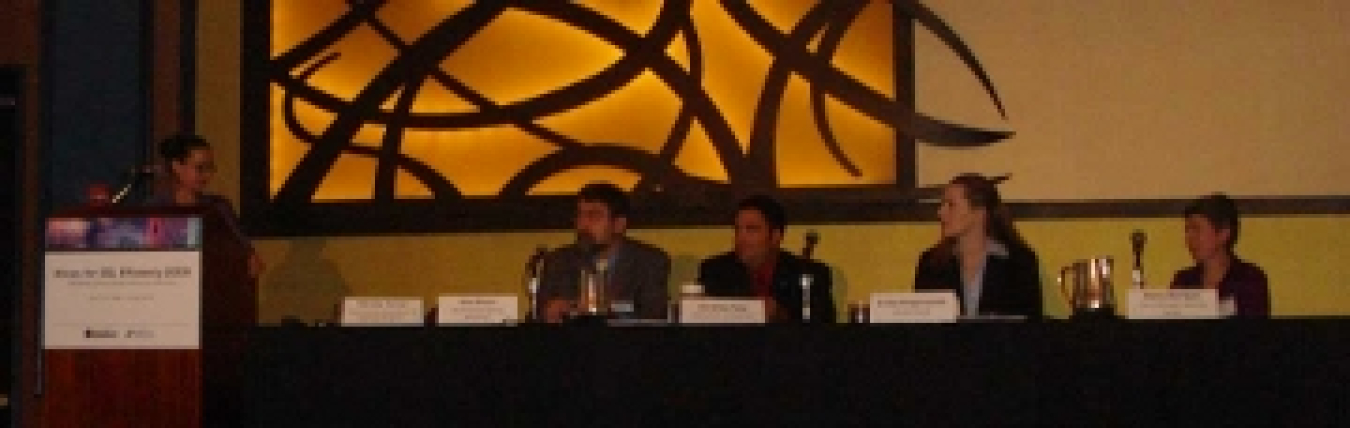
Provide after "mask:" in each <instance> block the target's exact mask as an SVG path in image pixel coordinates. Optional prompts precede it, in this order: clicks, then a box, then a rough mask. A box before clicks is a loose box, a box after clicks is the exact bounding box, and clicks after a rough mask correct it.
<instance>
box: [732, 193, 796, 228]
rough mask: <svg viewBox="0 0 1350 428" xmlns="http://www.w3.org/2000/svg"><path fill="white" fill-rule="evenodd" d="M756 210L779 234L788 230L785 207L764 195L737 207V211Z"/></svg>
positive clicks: (745, 200)
mask: <svg viewBox="0 0 1350 428" xmlns="http://www.w3.org/2000/svg"><path fill="white" fill-rule="evenodd" d="M744 210H755V211H759V214H760V215H762V216H764V221H765V222H768V223H769V227H772V228H773V229H774V230H777V231H778V232H780V233H781V232H783V230H784V229H786V228H787V213H786V212H784V211H783V205H782V204H779V203H778V201H776V200H774V199H773V198H771V197H768V196H764V195H755V196H751V197H748V198H745V199H742V200H741V203H739V204H737V205H736V211H737V212H740V211H744Z"/></svg>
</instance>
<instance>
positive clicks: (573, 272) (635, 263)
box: [539, 237, 670, 319]
mask: <svg viewBox="0 0 1350 428" xmlns="http://www.w3.org/2000/svg"><path fill="white" fill-rule="evenodd" d="M616 251H618V252H617V253H615V255H614V260H612V261H611V262H610V265H609V267H608V272H607V274H608V275H609V278H608V281H607V283H606V286H605V293H606V297H607V298H608V299H609V301H610V302H611V303H614V302H620V301H627V302H632V303H633V316H634V317H636V318H640V319H665V318H666V309H667V307H668V305H667V303H668V299H669V296H670V292H669V289H668V287H667V284H666V281H667V278H668V277H669V276H670V256H668V255H666V252H665V251H662V250H661V249H660V248H656V247H654V246H652V245H650V244H647V243H644V242H641V241H637V240H634V239H630V238H626V237H625V238H623V241H622V243H620V244H619V246H618V247H616ZM589 259H590V256H589V255H588V254H586V253H585V252H584V251H583V250H582V249H581V248H580V247H577V246H576V245H575V244H573V245H568V246H565V247H562V248H558V249H556V250H553V251H551V252H549V253H548V254H547V255H545V256H544V259H543V263H544V267H543V272H542V273H541V275H540V281H539V301H540V302H548V301H550V300H559V299H567V300H572V299H576V298H577V288H578V287H579V286H580V282H581V271H582V268H583V267H585V266H587V264H588V263H591V262H592V260H589Z"/></svg>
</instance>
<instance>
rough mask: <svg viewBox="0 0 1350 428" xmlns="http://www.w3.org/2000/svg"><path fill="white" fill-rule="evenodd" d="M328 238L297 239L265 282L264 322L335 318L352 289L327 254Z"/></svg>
mask: <svg viewBox="0 0 1350 428" xmlns="http://www.w3.org/2000/svg"><path fill="white" fill-rule="evenodd" d="M327 244H328V240H327V239H325V238H307V239H295V240H292V241H291V245H290V251H288V252H287V253H286V257H285V258H284V259H282V261H281V263H279V264H277V265H276V266H275V267H274V268H273V270H272V271H271V272H269V275H268V278H267V281H265V282H264V283H263V286H262V290H260V291H261V294H262V301H261V302H260V309H261V310H260V311H259V312H260V314H259V318H260V321H261V322H263V323H276V322H280V321H282V320H283V319H285V320H297V321H301V322H305V323H307V324H312V323H315V322H320V321H322V322H328V321H332V320H333V319H334V318H335V317H336V316H337V308H338V305H339V304H340V303H341V302H342V298H343V296H346V295H347V293H348V292H349V287H348V286H347V281H346V280H345V279H344V278H343V277H342V273H341V272H340V271H339V270H338V268H337V264H335V263H333V261H332V260H330V259H328V258H327V257H325V256H324V254H323V250H324V247H326V246H327Z"/></svg>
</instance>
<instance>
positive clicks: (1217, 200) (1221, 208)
mask: <svg viewBox="0 0 1350 428" xmlns="http://www.w3.org/2000/svg"><path fill="white" fill-rule="evenodd" d="M1193 215H1194V216H1200V217H1203V218H1204V219H1205V220H1208V221H1209V224H1210V225H1211V226H1214V229H1215V230H1227V231H1228V252H1229V254H1232V252H1233V246H1234V245H1237V240H1238V230H1239V229H1241V228H1242V222H1241V220H1240V219H1239V217H1240V215H1239V214H1238V209H1237V203H1235V202H1233V199H1232V198H1229V197H1228V195H1225V194H1223V193H1215V194H1213V195H1209V196H1205V197H1203V198H1200V199H1196V200H1194V201H1191V203H1189V204H1186V211H1185V216H1186V217H1187V218H1189V217H1190V216H1193Z"/></svg>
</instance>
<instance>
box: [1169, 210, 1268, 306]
mask: <svg viewBox="0 0 1350 428" xmlns="http://www.w3.org/2000/svg"><path fill="white" fill-rule="evenodd" d="M1185 216H1186V249H1187V250H1189V251H1190V253H1191V258H1192V259H1194V260H1195V266H1192V267H1189V268H1186V269H1182V270H1180V271H1177V273H1176V275H1175V276H1173V277H1172V288H1204V289H1211V290H1217V292H1218V295H1219V310H1220V311H1221V312H1224V313H1223V315H1232V316H1237V317H1258V318H1264V317H1268V316H1270V286H1269V285H1268V284H1267V283H1266V272H1265V271H1263V270H1261V268H1260V267H1257V266H1256V265H1255V264H1252V263H1249V262H1247V261H1245V260H1242V259H1239V258H1238V257H1237V256H1236V255H1235V254H1234V253H1233V247H1234V245H1235V244H1237V238H1238V230H1239V226H1241V223H1240V219H1239V218H1238V217H1239V216H1238V209H1237V204H1236V203H1234V202H1233V200H1232V199H1231V198H1229V197H1228V196H1226V195H1223V194H1214V195H1210V196H1206V197H1203V198H1200V199H1196V200H1194V201H1191V203H1190V204H1189V205H1187V206H1186V211H1185Z"/></svg>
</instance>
